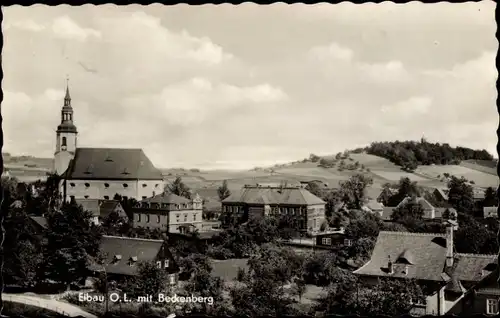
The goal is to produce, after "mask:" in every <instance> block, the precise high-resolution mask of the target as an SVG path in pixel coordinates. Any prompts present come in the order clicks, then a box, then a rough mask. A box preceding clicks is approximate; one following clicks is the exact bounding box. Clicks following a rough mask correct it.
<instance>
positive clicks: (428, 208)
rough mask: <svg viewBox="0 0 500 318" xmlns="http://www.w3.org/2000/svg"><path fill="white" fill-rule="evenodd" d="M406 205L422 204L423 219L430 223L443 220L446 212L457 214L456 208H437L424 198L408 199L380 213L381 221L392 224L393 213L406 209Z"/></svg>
mask: <svg viewBox="0 0 500 318" xmlns="http://www.w3.org/2000/svg"><path fill="white" fill-rule="evenodd" d="M406 204H420V206H421V207H422V208H423V209H424V215H423V217H422V218H423V219H424V220H428V221H439V220H441V219H442V217H443V215H444V214H445V212H446V210H448V211H449V212H450V213H454V214H456V210H455V209H454V208H436V207H434V206H433V205H432V204H430V203H429V201H427V200H426V199H424V198H423V197H413V198H412V197H406V198H404V199H403V200H402V201H401V202H400V203H399V204H398V205H397V206H396V207H383V208H382V211H381V213H380V217H381V219H382V220H383V221H385V222H392V213H393V212H394V210H395V209H398V208H401V207H404V206H405V205H406Z"/></svg>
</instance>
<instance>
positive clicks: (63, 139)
mask: <svg viewBox="0 0 500 318" xmlns="http://www.w3.org/2000/svg"><path fill="white" fill-rule="evenodd" d="M61 146H62V147H66V137H62V143H61Z"/></svg>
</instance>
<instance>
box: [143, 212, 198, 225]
mask: <svg viewBox="0 0 500 318" xmlns="http://www.w3.org/2000/svg"><path fill="white" fill-rule="evenodd" d="M145 216H146V218H145V220H144V221H145V222H146V223H149V222H150V221H151V216H150V215H149V214H145ZM180 217H181V216H180V214H177V215H176V221H177V223H179V222H180ZM187 218H188V215H187V214H184V222H187V221H188V219H187ZM141 219H142V218H141V214H139V213H137V222H141ZM193 221H195V222H196V214H193ZM160 222H161V215H157V216H156V223H160Z"/></svg>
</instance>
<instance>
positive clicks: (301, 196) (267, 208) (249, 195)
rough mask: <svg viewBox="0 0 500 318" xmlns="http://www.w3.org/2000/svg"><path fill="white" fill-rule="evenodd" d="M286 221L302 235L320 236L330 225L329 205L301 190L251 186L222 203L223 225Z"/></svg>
mask: <svg viewBox="0 0 500 318" xmlns="http://www.w3.org/2000/svg"><path fill="white" fill-rule="evenodd" d="M265 216H275V217H286V218H288V219H289V220H290V222H291V223H293V224H291V225H293V226H296V227H297V228H298V229H299V230H301V231H308V232H318V231H319V230H320V227H321V225H322V224H323V223H325V222H326V217H325V202H324V201H323V200H321V199H320V198H318V197H317V196H315V195H313V194H312V193H310V192H309V191H307V190H306V189H304V188H302V187H300V186H297V187H286V186H285V187H279V186H261V185H255V186H253V185H247V186H244V187H243V189H242V190H241V191H240V192H237V193H233V194H231V195H230V196H229V197H228V198H226V199H224V200H223V201H222V221H223V224H225V225H227V224H229V223H234V222H236V223H238V222H245V221H246V220H248V219H250V218H255V217H265Z"/></svg>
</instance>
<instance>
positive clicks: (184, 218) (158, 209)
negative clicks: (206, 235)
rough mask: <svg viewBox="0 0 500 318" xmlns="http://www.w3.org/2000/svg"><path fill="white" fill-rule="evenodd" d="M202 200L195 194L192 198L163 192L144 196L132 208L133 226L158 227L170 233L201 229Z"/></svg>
mask: <svg viewBox="0 0 500 318" xmlns="http://www.w3.org/2000/svg"><path fill="white" fill-rule="evenodd" d="M202 202H203V200H202V199H201V197H200V196H199V195H195V197H194V198H193V199H192V200H189V199H186V198H184V197H181V196H178V195H175V194H173V193H166V192H163V193H161V194H158V195H156V196H154V197H150V198H146V199H144V200H141V201H139V202H138V203H137V205H136V206H135V207H134V208H133V209H132V213H133V214H134V221H133V226H134V227H143V228H150V229H154V228H160V229H164V230H166V231H168V232H170V233H174V232H189V231H191V230H194V229H196V230H198V231H201V230H203V217H202V214H203V213H202V211H203V203H202Z"/></svg>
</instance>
